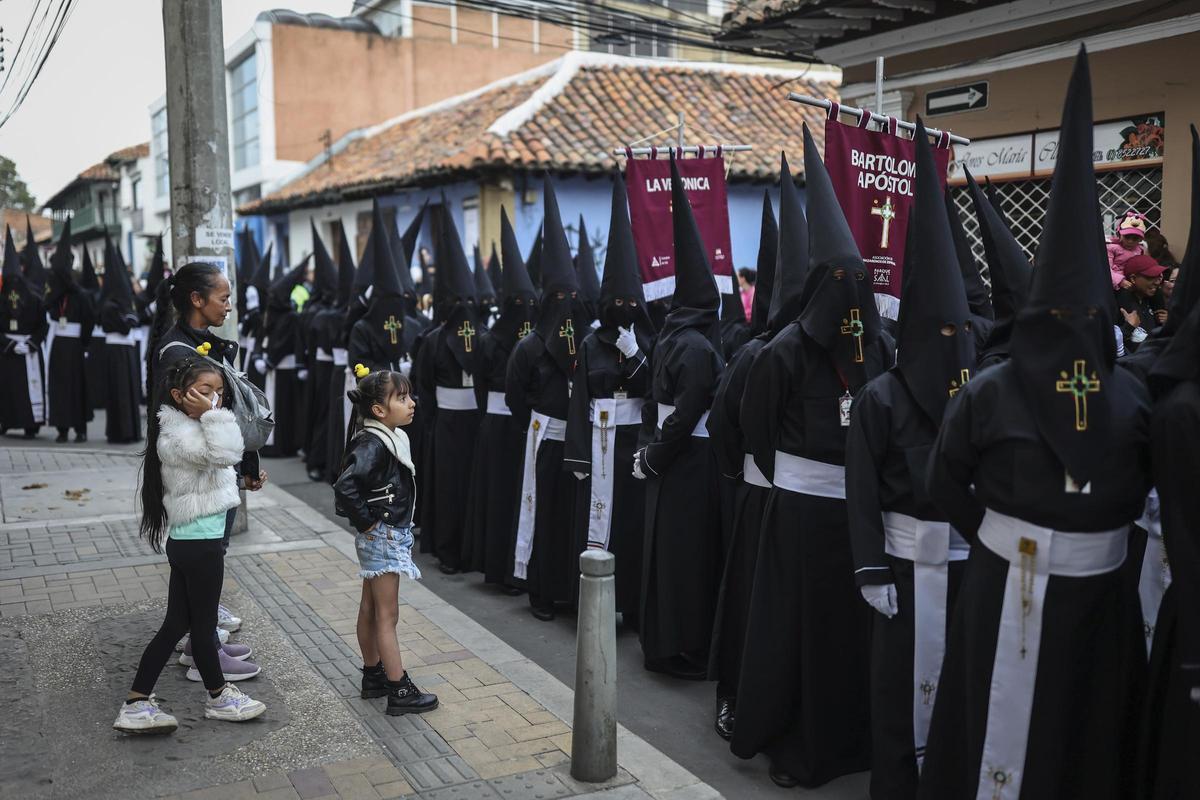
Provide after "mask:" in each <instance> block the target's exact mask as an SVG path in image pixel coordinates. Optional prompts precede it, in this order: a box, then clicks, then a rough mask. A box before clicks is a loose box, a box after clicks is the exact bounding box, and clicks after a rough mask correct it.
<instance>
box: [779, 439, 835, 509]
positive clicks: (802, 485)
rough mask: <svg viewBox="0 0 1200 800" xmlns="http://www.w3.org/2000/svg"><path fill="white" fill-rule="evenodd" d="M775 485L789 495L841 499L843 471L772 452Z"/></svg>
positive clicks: (823, 464) (799, 457) (798, 457)
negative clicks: (809, 495)
mask: <svg viewBox="0 0 1200 800" xmlns="http://www.w3.org/2000/svg"><path fill="white" fill-rule="evenodd" d="M775 485H776V486H778V487H779V488H780V489H787V490H788V491H789V492H797V493H799V494H811V495H815V496H817V497H830V498H833V499H834V500H845V499H846V468H845V467H843V466H839V465H837V464H826V463H825V462H824V461H813V460H812V459H811V458H804V457H803V456H795V455H792V454H791V453H785V452H783V451H782V450H776V451H775Z"/></svg>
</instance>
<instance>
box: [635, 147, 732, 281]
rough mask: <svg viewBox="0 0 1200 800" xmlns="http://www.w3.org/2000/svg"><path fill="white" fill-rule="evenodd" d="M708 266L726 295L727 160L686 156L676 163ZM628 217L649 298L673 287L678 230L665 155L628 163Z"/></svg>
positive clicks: (728, 275) (728, 254) (728, 277)
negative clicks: (672, 208) (631, 225)
mask: <svg viewBox="0 0 1200 800" xmlns="http://www.w3.org/2000/svg"><path fill="white" fill-rule="evenodd" d="M676 164H677V165H678V166H679V175H680V177H681V178H682V179H683V188H684V191H685V192H686V193H687V198H688V202H689V203H690V204H691V206H692V215H693V216H694V217H695V218H696V225H697V227H698V228H699V229H700V237H701V239H703V240H704V245H705V247H706V248H707V249H708V260H709V265H710V266H711V267H712V270H713V275H715V276H716V281H717V287H718V288H719V289H720V290H721V293H722V294H731V293H732V292H733V257H732V253H731V250H730V244H729V242H730V237H729V201H728V197H727V194H726V188H725V159H724V158H722V157H721V156H719V155H718V156H715V157H712V158H685V159H680V160H679V161H677V162H676ZM625 183H626V186H627V189H628V192H629V219H630V222H631V223H632V224H633V242H634V246H635V247H636V249H637V256H638V267H639V268H640V270H641V273H642V289H643V291H644V292H645V294H646V299H647V300H658V299H661V298H663V297H670V296H671V295H672V294H673V293H674V291H675V264H674V256H675V234H674V230H675V229H674V226H673V224H672V220H671V162H670V160H669V159H665V158H649V159H635V158H630V159H629V160H628V161H627V163H626V167H625Z"/></svg>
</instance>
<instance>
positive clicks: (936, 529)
mask: <svg viewBox="0 0 1200 800" xmlns="http://www.w3.org/2000/svg"><path fill="white" fill-rule="evenodd" d="M883 533H884V543H885V544H884V549H885V551H886V552H887V553H888V555H891V556H893V557H895V558H902V559H904V560H906V561H911V562H913V677H912V689H913V743H914V744H915V746H916V754H917V768H918V769H920V768H921V766H922V765H923V763H924V760H925V742H926V740H927V739H928V738H929V722H930V720H931V719H932V717H933V701H934V700H935V699H936V698H937V689H938V681H939V680H940V679H941V675H942V659H943V657H944V656H945V654H946V617H947V614H948V604H949V590H950V570H949V567H948V564H949V562H951V561H964V560H966V558H967V556H968V555H970V552H971V548H970V545H968V544H967V542H966V540H965V539H963V538H962V536H960V535H959V534H958V531H956V530H954V529H953V528H951V527H950V523H949V522H934V521H930V520H923V519H917V518H916V517H910V516H909V515H908V514H901V513H899V512H897V511H885V512H883Z"/></svg>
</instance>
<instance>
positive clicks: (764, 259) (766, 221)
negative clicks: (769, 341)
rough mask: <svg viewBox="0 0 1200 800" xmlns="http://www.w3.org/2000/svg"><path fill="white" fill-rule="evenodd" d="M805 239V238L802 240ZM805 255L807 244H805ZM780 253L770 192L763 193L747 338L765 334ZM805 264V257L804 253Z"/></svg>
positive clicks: (777, 226) (806, 255)
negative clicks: (749, 335) (752, 299)
mask: <svg viewBox="0 0 1200 800" xmlns="http://www.w3.org/2000/svg"><path fill="white" fill-rule="evenodd" d="M805 238H806V239H807V235H806V236H805ZM804 249H805V251H807V250H808V244H807V242H806V243H805V247H804ZM778 250H779V224H778V223H777V222H776V221H775V209H774V207H772V205H771V191H770V190H769V189H763V209H762V224H761V225H760V226H759V231H758V261H757V263H756V267H757V270H756V271H757V275H756V277H755V279H754V303H753V305H752V306H751V307H750V334H751V335H752V336H758V335H760V334H762V333H764V332H765V331H766V330H767V319H768V318H769V317H770V311H771V298H772V296H773V292H774V288H775V260H776V258H777V253H778ZM804 261H805V264H806V265H807V263H808V254H807V252H806V253H805V257H804Z"/></svg>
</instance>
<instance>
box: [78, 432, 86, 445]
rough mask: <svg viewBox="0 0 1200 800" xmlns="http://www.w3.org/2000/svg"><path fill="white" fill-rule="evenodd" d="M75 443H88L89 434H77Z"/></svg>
mask: <svg viewBox="0 0 1200 800" xmlns="http://www.w3.org/2000/svg"><path fill="white" fill-rule="evenodd" d="M75 441H76V442H77V443H82V442H86V441H87V434H86V433H77V434H75Z"/></svg>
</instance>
